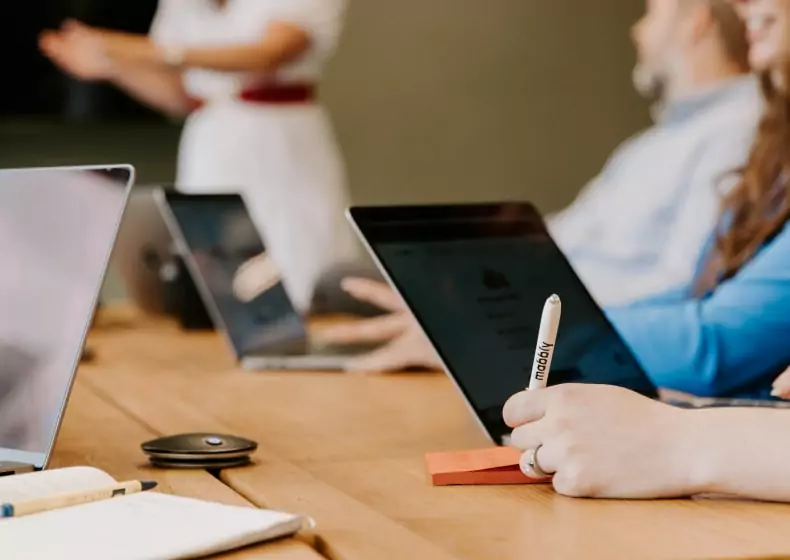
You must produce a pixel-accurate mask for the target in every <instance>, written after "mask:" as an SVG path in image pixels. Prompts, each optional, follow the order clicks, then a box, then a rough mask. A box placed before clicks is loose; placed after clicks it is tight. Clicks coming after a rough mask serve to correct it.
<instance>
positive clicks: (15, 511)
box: [0, 480, 156, 519]
mask: <svg viewBox="0 0 790 560" xmlns="http://www.w3.org/2000/svg"><path fill="white" fill-rule="evenodd" d="M155 487H156V482H146V481H140V480H130V481H128V482H119V483H118V484H114V485H112V486H107V487H105V488H97V489H95V490H84V491H82V492H72V493H69V494H60V495H56V496H50V497H46V498H38V499H35V500H26V501H20V502H16V503H6V504H0V519H2V518H6V517H22V516H25V515H32V514H35V513H41V512H44V511H50V510H53V509H61V508H66V507H71V506H77V505H80V504H87V503H90V502H98V501H100V500H109V499H111V498H117V497H119V496H127V495H129V494H136V493H138V492H144V491H146V490H151V489H152V488H155Z"/></svg>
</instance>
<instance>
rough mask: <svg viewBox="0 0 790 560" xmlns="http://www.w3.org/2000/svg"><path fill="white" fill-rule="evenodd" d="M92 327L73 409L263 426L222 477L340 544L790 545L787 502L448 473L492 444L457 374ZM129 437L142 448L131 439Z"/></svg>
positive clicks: (407, 548) (525, 551) (178, 426)
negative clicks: (442, 466)
mask: <svg viewBox="0 0 790 560" xmlns="http://www.w3.org/2000/svg"><path fill="white" fill-rule="evenodd" d="M91 340H92V344H93V345H94V347H95V348H96V350H97V352H98V355H99V357H98V362H97V364H96V365H92V366H86V367H84V368H83V369H82V371H81V372H80V385H81V387H82V388H81V392H82V393H83V394H87V393H90V392H92V393H94V395H95V398H93V397H92V398H93V400H92V401H90V402H88V401H85V400H83V399H84V398H83V397H81V396H80V394H79V392H78V394H77V395H76V396H75V401H74V403H73V406H71V407H70V412H69V421H70V422H71V421H72V418H73V417H77V418H79V417H80V416H81V415H83V414H85V413H84V412H81V409H83V408H85V409H88V408H96V410H99V411H101V410H104V411H105V412H104V414H108V415H109V414H111V413H112V414H119V415H123V416H124V417H126V418H131V419H134V420H135V421H136V422H137V427H136V428H135V430H137V432H136V433H139V434H140V435H139V436H135V437H131V436H130V437H131V439H132V440H134V441H137V440H141V439H142V438H143V437H145V433H144V432H145V431H146V430H147V431H148V432H150V433H157V434H166V433H177V432H182V431H198V430H207V431H224V432H229V433H234V434H239V435H244V436H247V437H251V438H253V439H255V440H257V441H258V442H259V444H260V451H259V452H258V453H257V455H256V457H255V460H256V462H255V464H254V465H253V466H251V467H246V468H241V469H233V470H227V471H224V472H223V473H222V475H221V480H222V482H224V483H226V484H227V485H228V487H229V488H232V489H233V490H235V491H236V492H238V493H239V494H240V495H241V496H243V497H244V498H246V499H247V500H249V501H250V502H252V503H254V504H256V505H258V506H262V507H272V508H277V509H284V510H289V511H292V512H305V513H308V514H310V515H311V516H313V517H314V518H315V520H316V521H317V523H318V528H317V529H316V531H317V536H316V537H315V539H314V540H312V541H311V542H312V544H313V545H314V546H315V547H316V549H317V550H318V551H319V552H321V553H322V554H323V555H324V556H326V557H329V558H331V559H338V560H357V559H359V560H363V559H364V560H368V559H374V558H375V559H379V558H382V559H389V558H392V559H395V558H398V559H403V558H407V559H409V558H413V559H423V558H425V559H438V560H443V559H451V558H455V559H469V560H476V559H502V560H508V559H517V558H518V559H522V558H526V557H528V556H529V557H535V558H542V559H545V558H689V559H691V558H735V557H741V558H743V557H750V556H751V557H756V556H760V555H763V556H765V555H772V554H774V555H782V554H790V541H788V540H787V539H786V538H785V532H786V525H787V524H788V522H790V506H785V505H775V504H757V503H750V502H742V501H710V500H709V501H702V500H666V501H660V502H624V501H594V500H574V499H568V498H564V497H561V496H557V495H556V494H554V493H553V492H552V490H551V488H550V487H549V486H545V485H544V486H517V487H512V486H511V487H446V488H434V487H432V486H431V485H430V484H429V482H428V480H427V477H426V473H425V468H424V464H423V456H424V453H426V452H429V451H438V450H447V449H468V448H475V447H479V446H482V445H485V439H484V438H483V436H482V434H481V432H480V430H479V428H478V427H477V426H476V425H475V424H474V422H473V421H472V419H471V418H470V415H469V413H468V412H467V410H466V408H465V406H464V404H463V403H462V401H461V400H460V398H459V397H458V395H457V394H456V392H455V390H454V389H453V388H452V386H451V384H450V383H449V381H448V380H446V379H445V378H444V377H443V376H441V375H423V374H410V375H393V376H377V377H363V376H352V375H344V374H332V373H321V374H314V373H313V374H311V373H293V372H290V373H267V374H264V373H249V372H241V371H239V370H238V369H237V368H236V367H235V365H234V364H233V362H232V360H231V359H230V357H229V354H228V352H227V350H226V348H225V346H224V345H223V343H222V341H221V340H220V339H219V338H218V337H216V336H215V335H213V334H200V335H186V334H183V333H181V332H180V331H178V330H177V329H176V328H175V327H174V326H172V325H168V324H165V323H150V324H147V325H145V326H143V327H138V328H134V329H129V328H124V327H123V326H121V327H118V328H114V329H106V330H101V331H97V332H96V333H94V335H93V336H92V339H91ZM97 402H101V403H103V404H102V405H98V404H95V403H97ZM111 411H117V412H111ZM96 414H101V412H96ZM83 423H84V422H83ZM140 426H145V429H143V428H141V427H140ZM67 427H68V425H67ZM130 429H131V428H130ZM69 430H77V431H79V430H78V427H76V428H75V427H70V428H68V429H67V430H65V431H64V436H63V440H62V441H61V445H68V443H69V442H70V441H73V440H74V439H79V438H82V437H84V435H83V434H82V433H80V434H79V435H70V433H69ZM72 434H76V432H72ZM95 445H96V446H100V445H101V444H100V443H96V444H95ZM97 449H98V448H97ZM121 451H123V453H127V454H126V455H124V454H123V453H121ZM117 452H118V455H119V458H120V457H123V460H124V461H131V462H134V458H133V457H132V455H131V454H130V453H131V452H128V451H124V450H120V449H119V450H117ZM115 453H116V450H115V449H113V454H115ZM137 460H138V462H139V457H138V458H137ZM113 461H115V459H113ZM97 463H98V464H99V465H100V466H101V462H100V461H98V462H97ZM125 464H126V463H125ZM110 466H112V465H110ZM121 468H122V467H120V466H118V467H117V468H116V471H115V472H117V470H120V469H121ZM125 468H128V467H125ZM108 470H110V472H113V474H115V472H114V471H113V470H112V469H108ZM182 475H183V478H182ZM190 476H192V477H194V478H188V477H187V476H186V475H185V474H184V473H181V474H177V473H173V474H167V479H166V480H167V484H168V485H169V488H171V489H172V490H174V491H177V492H179V493H185V494H189V493H193V495H195V494H194V493H202V492H204V491H206V492H207V493H208V492H211V493H212V496H214V497H216V499H220V500H222V499H238V497H237V496H229V495H227V494H226V492H227V490H226V489H225V490H223V489H222V488H221V487H217V488H214V487H210V486H209V483H208V481H203V479H202V476H203V475H202V473H191V475H190ZM215 482H217V481H215ZM217 483H218V482H217ZM204 484H205V485H206V486H205V488H204V486H203V485H204ZM202 496H203V497H208V496H207V495H206V494H202Z"/></svg>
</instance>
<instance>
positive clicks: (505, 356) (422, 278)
mask: <svg viewBox="0 0 790 560" xmlns="http://www.w3.org/2000/svg"><path fill="white" fill-rule="evenodd" d="M456 226H457V224H456ZM400 227H404V226H403V225H401V226H400ZM425 231H433V233H435V234H437V236H436V237H439V239H431V237H430V235H431V234H430V233H429V234H427V235H428V236H427V237H424V238H423V240H422V241H420V240H414V241H406V242H403V241H400V242H399V241H397V240H391V241H387V242H381V241H379V242H374V247H375V250H376V252H377V254H378V255H379V258H380V259H381V261H382V263H383V264H384V266H385V268H386V269H387V270H388V272H389V274H390V276H391V277H392V279H393V280H394V282H395V284H396V285H397V286H398V287H399V289H400V290H401V292H402V293H403V296H404V298H405V299H406V301H407V302H408V303H409V306H410V307H411V309H412V310H413V311H414V313H415V315H417V317H418V319H419V320H420V322H421V324H422V326H423V328H424V329H425V331H426V333H427V334H428V336H429V337H430V338H431V340H432V341H433V343H434V345H435V346H436V349H437V350H438V351H439V353H440V354H441V356H442V357H443V359H444V360H445V363H446V364H447V366H448V368H449V369H450V370H451V371H452V372H453V374H454V375H455V377H456V379H457V380H458V382H459V384H460V385H461V388H462V390H464V392H465V393H466V395H467V398H469V400H470V401H471V402H472V405H473V407H474V408H475V409H476V410H477V411H478V412H479V413H480V414H481V416H482V417H484V418H485V419H486V423H487V425H489V426H496V429H495V430H494V431H496V432H499V433H505V431H506V428H505V426H504V423H503V422H502V419H501V416H502V406H503V405H504V403H505V401H506V400H507V399H508V398H509V397H510V396H511V395H513V394H514V393H516V392H518V391H521V390H523V389H524V388H526V386H527V385H528V383H529V377H530V372H531V368H532V361H533V359H534V353H535V344H536V340H537V335H538V328H539V325H540V317H541V312H542V310H543V305H544V303H545V301H546V298H547V297H549V296H550V295H551V294H554V293H556V294H558V295H559V296H560V297H561V298H562V320H561V323H560V329H559V332H558V336H557V347H556V349H555V353H554V359H553V362H552V367H551V375H550V377H549V384H550V385H554V384H558V383H567V382H580V383H606V384H613V385H621V386H625V387H629V388H631V389H634V390H637V391H639V392H642V393H645V394H651V395H652V394H654V388H653V386H652V384H651V383H650V382H649V381H648V379H647V378H646V377H645V375H644V374H643V373H642V371H641V369H640V367H639V365H638V364H637V362H636V361H635V359H634V358H633V356H632V354H631V353H630V351H629V350H628V348H627V347H626V346H625V344H624V343H623V342H622V340H621V339H620V337H619V336H618V335H617V334H616V332H615V330H614V329H613V328H611V327H610V325H609V323H608V322H607V320H606V319H605V317H604V316H603V314H602V313H601V312H600V310H599V309H598V307H597V306H596V305H595V304H594V303H593V300H592V299H591V298H590V297H589V295H588V294H587V292H586V290H585V289H584V287H583V286H582V284H581V282H580V281H579V280H578V278H577V277H576V275H575V274H573V272H572V271H571V269H570V267H569V265H568V264H567V262H566V260H565V258H564V256H563V255H562V254H561V253H560V252H559V250H558V249H557V248H556V246H555V245H554V243H553V242H552V241H551V239H550V238H549V237H548V235H547V234H546V233H545V231H540V232H534V231H533V232H531V233H529V234H527V233H523V232H522V233H521V234H508V235H504V234H494V235H488V236H487V235H486V234H484V233H481V234H475V236H474V237H473V236H471V235H470V236H468V238H463V235H462V234H460V233H459V236H460V237H461V238H460V239H459V238H457V237H456V238H452V237H453V236H443V235H442V232H441V224H436V227H435V228H433V229H432V230H430V229H426V230H425ZM459 231H460V230H459Z"/></svg>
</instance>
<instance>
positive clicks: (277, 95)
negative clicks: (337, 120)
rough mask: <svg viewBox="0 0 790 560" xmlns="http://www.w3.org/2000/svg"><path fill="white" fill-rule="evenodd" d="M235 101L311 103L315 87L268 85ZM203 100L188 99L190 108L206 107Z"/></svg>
mask: <svg viewBox="0 0 790 560" xmlns="http://www.w3.org/2000/svg"><path fill="white" fill-rule="evenodd" d="M237 99H240V100H242V101H246V102H248V103H260V104H264V105H291V104H300V103H313V102H314V101H315V99H316V87H315V86H314V85H312V84H292V85H276V86H275V85H268V86H261V87H257V88H252V89H245V90H242V91H241V92H239V94H238V96H237ZM206 103H207V101H205V100H203V99H197V98H192V99H190V108H191V109H192V110H193V111H194V110H197V109H200V108H201V107H203V106H204V105H206Z"/></svg>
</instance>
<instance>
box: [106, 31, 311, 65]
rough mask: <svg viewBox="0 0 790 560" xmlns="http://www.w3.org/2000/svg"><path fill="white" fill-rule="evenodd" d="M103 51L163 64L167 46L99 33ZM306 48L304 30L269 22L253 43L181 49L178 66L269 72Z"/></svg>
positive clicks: (120, 58)
mask: <svg viewBox="0 0 790 560" xmlns="http://www.w3.org/2000/svg"><path fill="white" fill-rule="evenodd" d="M102 36H103V39H104V42H105V52H106V54H107V56H108V57H109V58H110V59H111V60H112V61H113V62H115V63H117V64H121V65H124V64H133V65H148V66H153V67H155V68H162V67H167V65H168V60H167V52H168V49H167V48H166V47H164V46H162V45H159V44H157V43H155V42H154V41H152V40H150V39H149V38H148V37H146V36H135V35H130V34H128V33H114V32H107V31H104V32H103V35H102ZM309 47H310V36H309V34H308V32H307V31H306V30H304V29H302V28H301V27H299V26H298V25H294V24H291V23H287V22H274V23H272V24H270V25H269V26H268V27H267V29H266V32H265V33H264V34H263V35H262V36H261V38H260V40H259V41H257V42H254V43H248V44H240V45H232V46H221V47H220V46H218V47H199V46H196V47H188V48H184V49H183V50H181V53H182V60H181V63H180V65H181V67H182V68H203V69H206V70H216V71H221V72H273V71H275V70H276V69H277V68H279V67H280V66H281V65H282V64H285V63H287V62H290V61H291V60H293V59H295V58H297V57H298V56H300V55H301V54H302V53H304V52H305V51H306V50H307V49H308V48H309Z"/></svg>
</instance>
